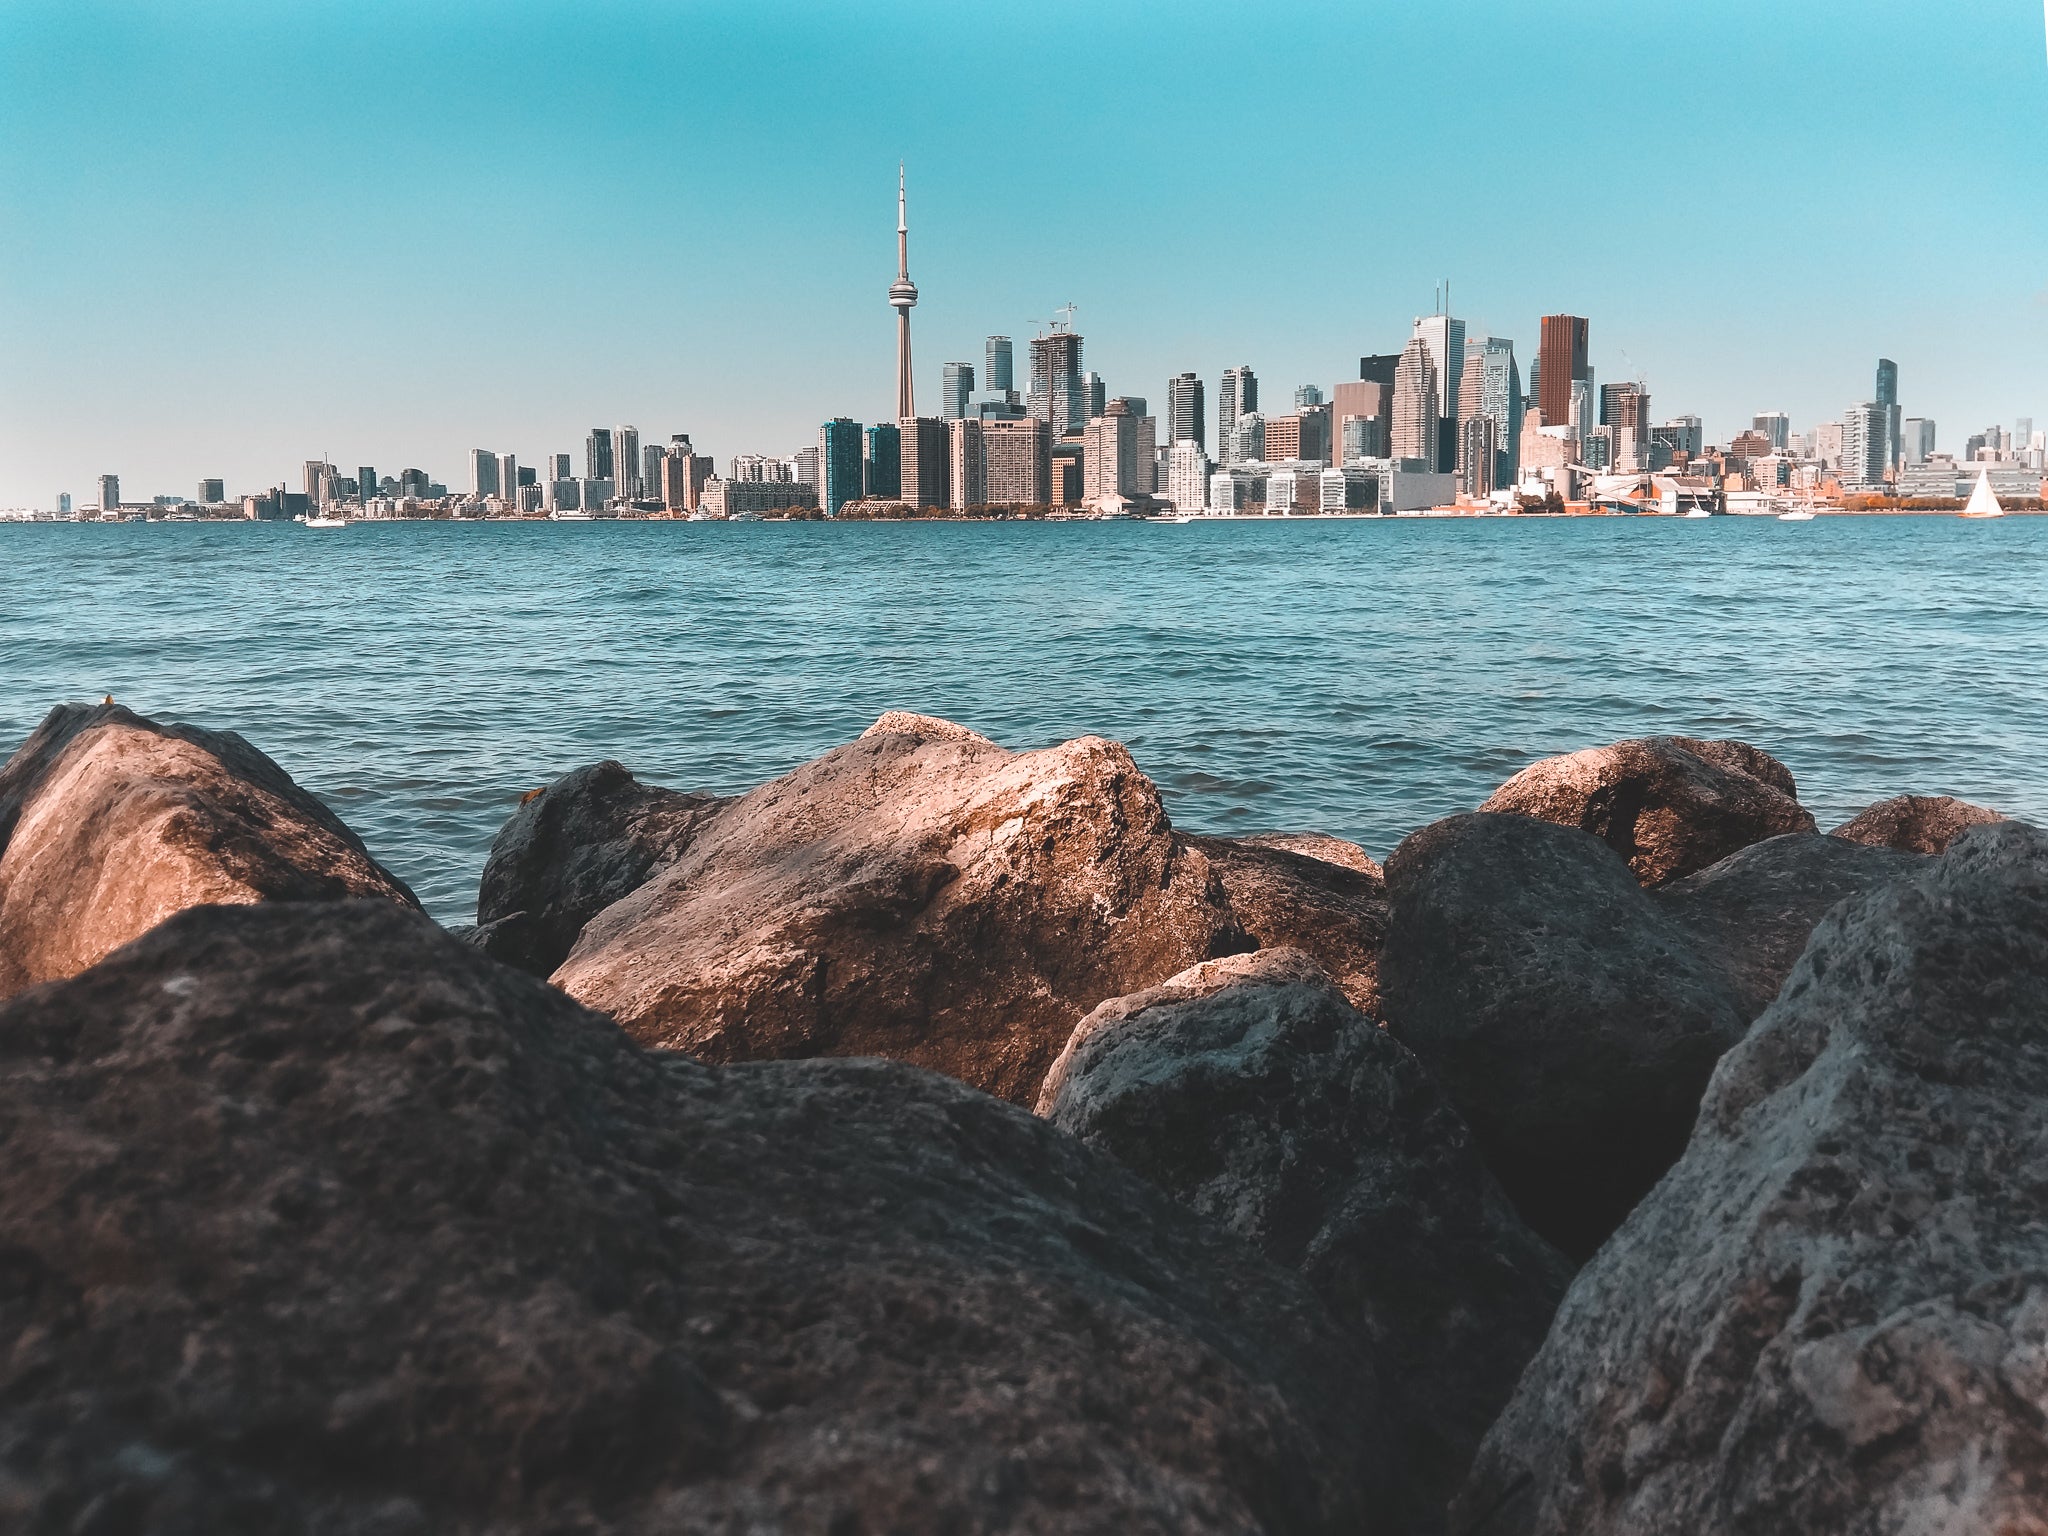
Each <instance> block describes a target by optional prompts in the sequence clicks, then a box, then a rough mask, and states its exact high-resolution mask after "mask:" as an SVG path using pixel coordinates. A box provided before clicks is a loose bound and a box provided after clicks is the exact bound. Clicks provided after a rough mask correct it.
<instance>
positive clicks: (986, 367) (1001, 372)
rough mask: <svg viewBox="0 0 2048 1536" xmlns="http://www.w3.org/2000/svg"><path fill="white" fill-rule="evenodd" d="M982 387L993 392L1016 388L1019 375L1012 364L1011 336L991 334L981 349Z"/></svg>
mask: <svg viewBox="0 0 2048 1536" xmlns="http://www.w3.org/2000/svg"><path fill="white" fill-rule="evenodd" d="M981 387H982V388H983V389H985V390H989V391H991V392H997V393H1000V392H1001V391H1003V390H1010V389H1015V388H1016V387H1017V377H1016V373H1015V371H1014V370H1013V369H1012V367H1011V366H1010V338H1009V337H1007V336H991V337H989V339H988V341H987V342H986V343H984V344H983V346H982V350H981Z"/></svg>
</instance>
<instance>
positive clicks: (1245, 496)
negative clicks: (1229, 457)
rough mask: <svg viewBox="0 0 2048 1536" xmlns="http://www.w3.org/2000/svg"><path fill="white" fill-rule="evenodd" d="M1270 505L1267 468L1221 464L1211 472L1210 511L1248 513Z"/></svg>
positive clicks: (1262, 466)
mask: <svg viewBox="0 0 2048 1536" xmlns="http://www.w3.org/2000/svg"><path fill="white" fill-rule="evenodd" d="M1265 504H1266V475H1265V466H1264V465H1263V464H1261V465H1259V466H1258V467H1257V468H1256V469H1254V468H1253V467H1251V466H1250V465H1247V464H1219V465H1218V466H1217V467H1216V468H1215V469H1213V470H1211V471H1210V472H1209V510H1210V511H1211V512H1224V513H1231V512H1245V511H1249V510H1251V509H1252V508H1253V507H1261V508H1263V507H1264V506H1265Z"/></svg>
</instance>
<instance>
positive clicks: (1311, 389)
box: [1294, 384, 1323, 411]
mask: <svg viewBox="0 0 2048 1536" xmlns="http://www.w3.org/2000/svg"><path fill="white" fill-rule="evenodd" d="M1322 403H1323V391H1322V389H1321V387H1320V386H1318V385H1315V384H1300V385H1297V386H1296V387H1295V390H1294V408H1295V409H1296V410H1297V411H1304V410H1307V409H1308V408H1309V407H1310V406H1315V405H1321V404H1322Z"/></svg>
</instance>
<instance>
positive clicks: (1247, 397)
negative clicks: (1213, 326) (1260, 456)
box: [1216, 363, 1259, 464]
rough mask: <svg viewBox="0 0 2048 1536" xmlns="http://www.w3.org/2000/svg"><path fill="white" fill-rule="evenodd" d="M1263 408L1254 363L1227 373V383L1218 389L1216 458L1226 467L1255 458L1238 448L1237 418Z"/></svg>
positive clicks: (1225, 379) (1224, 379) (1224, 374)
mask: <svg viewBox="0 0 2048 1536" xmlns="http://www.w3.org/2000/svg"><path fill="white" fill-rule="evenodd" d="M1258 408H1259V379H1258V375H1257V374H1255V373H1253V372H1252V369H1251V364H1249V363H1244V364H1240V365H1239V366H1238V367H1235V368H1226V369H1224V370H1223V382H1222V383H1221V384H1220V385H1218V386H1217V389H1216V457H1217V459H1218V460H1219V461H1220V462H1222V463H1224V464H1235V463H1236V462H1237V461H1238V460H1239V459H1244V458H1250V457H1252V455H1251V454H1249V453H1244V452H1240V451H1239V449H1238V445H1237V419H1238V417H1240V416H1244V415H1249V414H1251V413H1252V412H1255V411H1257V410H1258Z"/></svg>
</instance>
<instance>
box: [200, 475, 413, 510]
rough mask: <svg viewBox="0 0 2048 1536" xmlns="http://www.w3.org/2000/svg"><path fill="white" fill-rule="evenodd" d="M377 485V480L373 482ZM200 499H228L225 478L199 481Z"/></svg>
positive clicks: (209, 503)
mask: <svg viewBox="0 0 2048 1536" xmlns="http://www.w3.org/2000/svg"><path fill="white" fill-rule="evenodd" d="M371 483H372V485H373V486H374V485H375V482H374V481H373V482H371ZM199 499H200V501H201V502H203V503H205V504H206V505H207V506H209V507H217V506H219V505H220V504H221V503H222V502H224V501H226V500H227V499H228V486H227V482H226V481H225V480H202V481H200V482H199Z"/></svg>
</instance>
